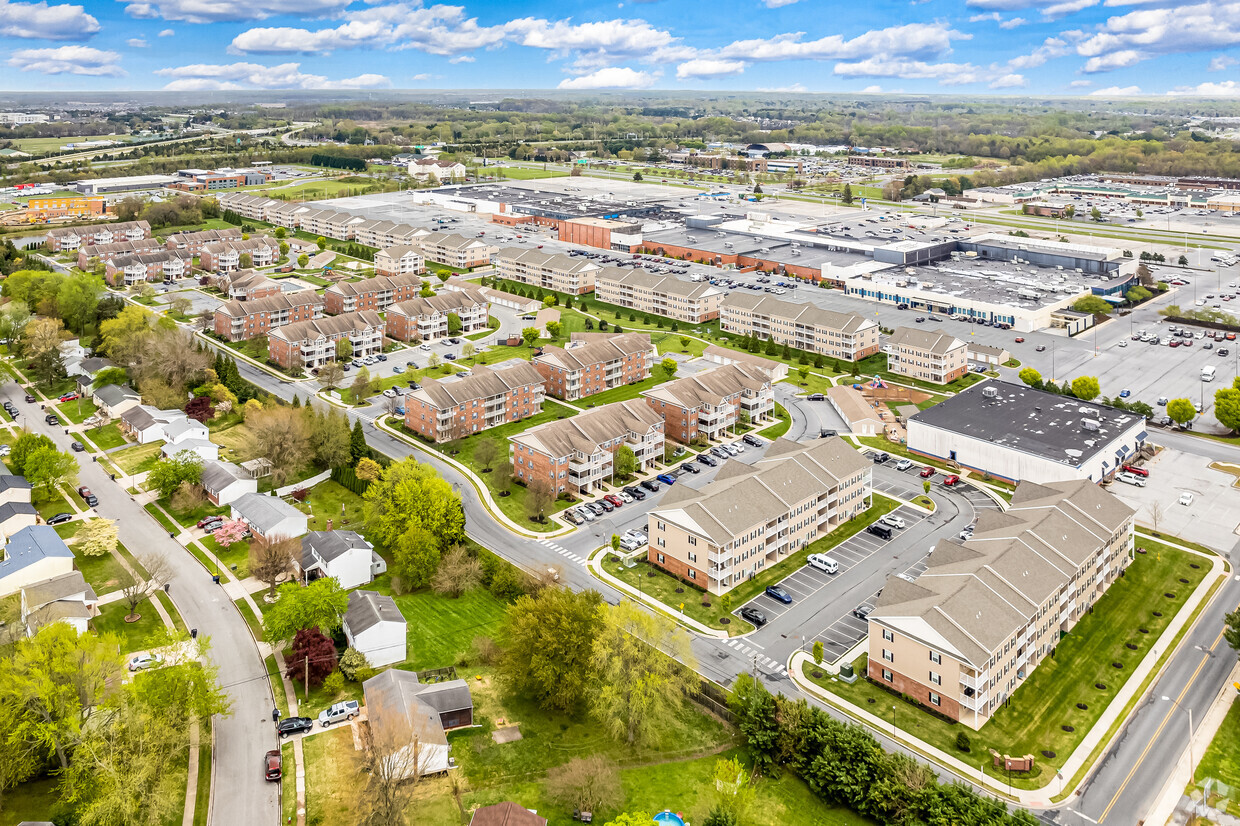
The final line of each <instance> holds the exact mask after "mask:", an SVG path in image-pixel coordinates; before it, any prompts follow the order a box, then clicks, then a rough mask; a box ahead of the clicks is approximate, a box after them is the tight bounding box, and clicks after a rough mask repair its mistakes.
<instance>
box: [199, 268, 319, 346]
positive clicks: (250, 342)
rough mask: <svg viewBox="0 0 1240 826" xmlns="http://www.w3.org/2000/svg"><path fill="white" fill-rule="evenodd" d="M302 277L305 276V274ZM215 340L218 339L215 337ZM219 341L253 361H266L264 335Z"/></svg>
mask: <svg viewBox="0 0 1240 826" xmlns="http://www.w3.org/2000/svg"><path fill="white" fill-rule="evenodd" d="M302 277H303V278H305V277H306V276H302ZM216 341H220V340H219V339H216ZM220 343H221V344H223V345H224V346H225V347H231V348H232V349H233V350H236V351H237V352H238V353H241V354H242V355H246V356H249V357H250V358H252V359H254V360H255V361H260V362H266V361H267V358H268V353H267V337H266V336H255V337H254V338H251V339H247V340H245V341H220Z"/></svg>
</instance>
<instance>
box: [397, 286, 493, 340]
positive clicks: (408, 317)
mask: <svg viewBox="0 0 1240 826" xmlns="http://www.w3.org/2000/svg"><path fill="white" fill-rule="evenodd" d="M489 308H490V304H488V303H487V300H486V298H484V297H483V295H482V293H480V292H478V291H477V290H456V291H452V292H449V291H447V290H445V291H443V292H441V293H439V294H438V295H431V296H427V297H425V298H421V297H419V298H411V299H409V300H408V301H402V302H401V303H399V304H393V305H392V306H391V307H390V308H389V309H388V312H387V335H388V338H394V339H396V340H398V341H431V340H432V339H436V338H444V337H445V336H447V335H448V321H449V318H448V317H449V316H451V315H455V316H456V317H457V318H459V319H460V320H461V332H462V333H472V332H475V331H477V330H485V329H486V328H487V317H488V310H489ZM453 335H455V333H453Z"/></svg>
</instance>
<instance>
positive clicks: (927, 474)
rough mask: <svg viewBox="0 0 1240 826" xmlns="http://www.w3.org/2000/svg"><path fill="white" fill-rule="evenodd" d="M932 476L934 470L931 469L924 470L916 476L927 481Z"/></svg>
mask: <svg viewBox="0 0 1240 826" xmlns="http://www.w3.org/2000/svg"><path fill="white" fill-rule="evenodd" d="M933 475H934V468H932V467H928V468H925V469H923V470H922V472H921V473H919V474H918V476H920V477H921V478H922V479H929V478H930V477H931V476H933Z"/></svg>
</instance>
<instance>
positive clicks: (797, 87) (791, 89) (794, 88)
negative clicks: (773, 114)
mask: <svg viewBox="0 0 1240 826" xmlns="http://www.w3.org/2000/svg"><path fill="white" fill-rule="evenodd" d="M758 91H759V92H781V93H793V94H795V93H797V92H804V91H806V89H805V87H804V86H803V85H801V84H800V83H793V84H792V85H791V86H759V87H758Z"/></svg>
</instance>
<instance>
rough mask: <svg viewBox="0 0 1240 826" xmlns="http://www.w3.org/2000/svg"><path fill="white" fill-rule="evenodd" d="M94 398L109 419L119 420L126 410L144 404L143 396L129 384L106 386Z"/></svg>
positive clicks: (96, 392) (97, 391)
mask: <svg viewBox="0 0 1240 826" xmlns="http://www.w3.org/2000/svg"><path fill="white" fill-rule="evenodd" d="M92 397H93V398H94V400H95V406H96V407H98V408H99V410H100V411H102V412H103V413H105V414H107V416H108V418H109V419H118V418H120V417H121V415H122V414H123V413H124V412H125V411H126V410H129V409H131V408H134V407H137V406H138V405H140V404H142V395H141V394H140V393H139V392H138V391H137V390H134V389H133V388H132V387H130V386H129V385H127V384H105V385H104V386H103V387H100V388H99V389H98V390H96V391H95V392H94V393H93V394H92Z"/></svg>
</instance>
